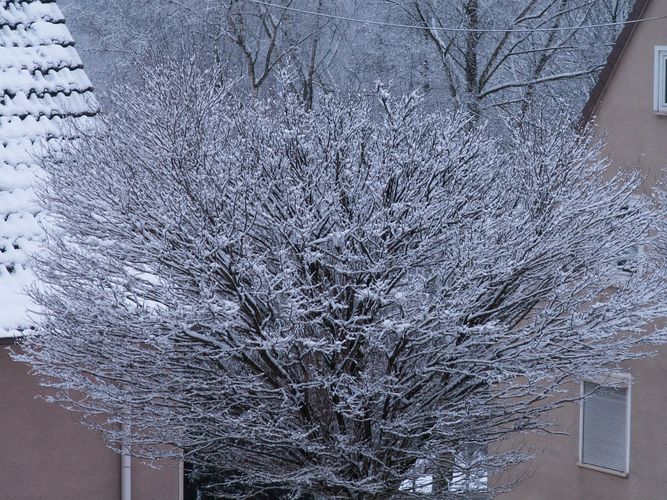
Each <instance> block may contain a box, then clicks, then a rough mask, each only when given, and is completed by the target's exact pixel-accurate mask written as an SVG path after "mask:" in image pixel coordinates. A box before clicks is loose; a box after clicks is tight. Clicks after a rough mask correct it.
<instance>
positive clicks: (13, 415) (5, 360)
mask: <svg viewBox="0 0 667 500" xmlns="http://www.w3.org/2000/svg"><path fill="white" fill-rule="evenodd" d="M43 393H44V389H43V388H40V387H39V386H38V384H37V380H36V379H35V377H33V376H32V375H30V374H29V373H28V367H27V366H26V365H24V364H21V363H16V362H14V361H13V360H12V359H11V358H10V357H9V353H8V351H7V349H6V347H5V346H1V347H0V424H1V430H0V500H38V499H40V500H42V499H44V500H118V499H119V498H120V456H119V455H117V454H116V453H114V452H112V451H111V450H109V449H108V448H107V447H106V446H105V445H104V443H103V442H102V439H101V438H100V436H99V435H98V434H96V433H95V432H93V431H91V430H89V429H87V428H86V427H84V426H83V425H81V424H80V423H79V419H78V416H77V415H76V414H74V413H72V412H69V411H66V410H64V409H63V408H61V407H59V406H57V405H55V404H49V403H47V402H46V401H44V400H43V399H40V398H38V397H37V395H38V394H43ZM179 481H180V477H179V473H178V466H177V465H175V464H170V465H169V466H167V467H165V468H163V469H160V470H154V469H149V468H147V467H146V466H143V465H141V464H140V463H138V462H137V461H135V462H134V463H133V488H132V489H133V496H132V498H133V500H178V495H179Z"/></svg>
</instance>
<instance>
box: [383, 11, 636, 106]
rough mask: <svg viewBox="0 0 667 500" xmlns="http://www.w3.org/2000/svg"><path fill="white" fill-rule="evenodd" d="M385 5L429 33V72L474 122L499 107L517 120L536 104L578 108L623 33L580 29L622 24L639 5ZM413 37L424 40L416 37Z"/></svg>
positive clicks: (609, 29) (618, 27)
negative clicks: (619, 34)
mask: <svg viewBox="0 0 667 500" xmlns="http://www.w3.org/2000/svg"><path fill="white" fill-rule="evenodd" d="M385 1H386V2H387V3H388V4H390V5H392V6H394V10H395V11H396V13H397V15H398V16H399V17H398V19H402V20H405V21H407V22H412V23H414V24H418V25H420V26H422V27H423V28H424V30H423V33H424V34H425V36H426V38H427V40H428V42H429V44H430V46H431V49H432V52H433V55H434V57H435V64H434V63H430V64H431V69H432V71H437V72H438V73H439V74H440V75H442V80H441V81H442V82H443V84H444V89H445V90H446V92H447V93H448V94H449V96H450V98H451V99H452V100H453V102H454V103H455V105H456V106H457V107H463V108H465V109H467V110H469V111H470V112H472V113H473V114H474V115H479V114H481V113H484V114H488V112H490V111H493V110H494V109H496V108H500V109H502V110H504V111H510V112H512V113H516V112H517V111H518V112H519V115H520V116H521V115H523V114H525V113H526V111H527V109H528V107H530V106H531V105H532V104H533V103H535V102H536V101H537V102H538V103H539V104H540V105H541V106H543V107H545V108H552V109H553V108H555V109H557V110H558V112H562V110H563V107H564V106H566V107H569V106H572V108H571V109H575V110H576V109H577V107H580V106H581V102H582V100H585V99H586V98H587V93H588V91H589V89H590V85H591V81H592V80H593V78H594V76H595V75H596V74H597V72H598V71H599V70H600V68H601V66H602V65H603V64H604V62H605V60H606V57H607V54H608V52H609V45H610V44H611V43H612V42H613V41H614V39H615V37H616V35H617V33H618V32H619V30H620V26H609V27H597V28H594V29H591V28H582V27H583V26H587V25H598V24H605V23H614V22H619V21H623V20H624V19H625V18H626V17H627V14H628V13H629V9H630V7H631V6H632V4H633V3H634V2H631V1H628V0H618V1H594V2H589V1H569V0H522V1H516V0H457V1H454V2H440V1H437V0H411V1H407V2H405V1H402V0H385ZM447 28H456V29H457V31H450V30H447ZM413 35H414V36H419V35H418V34H417V33H416V32H414V30H413ZM431 59H433V58H431ZM441 88H442V87H441ZM566 88H569V89H570V92H565V91H564V89H566ZM572 88H574V89H575V92H576V93H575V94H574V96H573V94H572ZM564 95H567V96H568V102H564V101H565V100H564V99H563V96H564ZM575 96H578V98H576V97H575Z"/></svg>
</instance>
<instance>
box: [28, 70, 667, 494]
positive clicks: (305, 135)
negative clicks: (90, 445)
mask: <svg viewBox="0 0 667 500" xmlns="http://www.w3.org/2000/svg"><path fill="white" fill-rule="evenodd" d="M141 81H142V86H141V91H137V90H136V89H137V87H136V85H134V86H132V87H131V89H132V91H125V90H123V89H121V91H119V92H118V93H116V94H115V100H114V102H116V107H115V108H113V109H112V110H111V111H110V112H109V113H107V114H106V115H104V116H103V117H102V118H103V119H102V126H101V129H100V130H97V131H95V133H94V134H84V135H83V136H82V138H81V139H80V140H79V141H77V142H76V143H73V144H71V145H69V146H66V147H64V149H61V150H60V151H54V152H53V154H52V156H51V157H50V159H49V160H47V162H46V164H45V169H46V172H47V174H48V178H49V181H48V183H47V184H45V185H44V186H43V188H42V190H41V199H42V202H43V204H44V207H45V209H47V210H48V213H50V214H51V222H50V223H49V227H48V228H47V229H48V231H47V232H48V241H47V243H46V248H45V249H44V252H42V253H41V254H40V257H39V262H38V265H37V267H38V269H37V274H38V277H39V280H40V281H39V282H40V283H41V285H40V287H39V288H38V289H37V290H35V293H34V296H35V300H36V301H37V302H38V303H39V304H40V305H41V307H42V311H41V314H40V316H39V318H40V325H39V334H38V335H34V336H29V337H27V338H25V339H24V341H23V343H22V349H23V353H24V354H22V355H20V356H18V357H19V359H22V360H25V361H28V362H30V363H31V364H32V366H33V369H34V370H35V372H37V373H38V374H39V375H41V376H42V377H43V381H44V383H45V384H46V385H48V386H51V387H53V388H55V389H56V396H55V397H54V398H55V399H56V400H58V401H61V402H62V403H64V404H66V405H68V406H69V407H70V408H73V409H77V410H80V411H81V412H83V413H84V414H85V415H87V416H88V417H89V422H90V424H91V425H94V426H96V427H97V428H99V429H101V430H102V431H103V432H104V433H105V436H106V437H107V439H108V440H109V442H110V443H111V444H112V445H115V446H120V443H122V442H123V441H126V442H127V440H128V439H130V441H131V446H132V451H133V453H134V454H136V455H139V456H144V457H146V456H147V457H155V456H164V455H169V454H170V453H174V454H176V453H177V451H176V449H180V450H182V453H183V454H184V458H185V459H186V460H187V461H189V462H191V463H193V464H194V465H195V467H198V468H200V469H201V470H202V471H205V473H206V474H207V477H218V478H220V477H221V476H223V475H224V473H225V471H226V468H227V467H229V465H230V464H233V466H234V468H235V471H234V473H233V474H227V475H226V476H225V477H224V481H223V480H220V484H219V486H220V487H221V488H223V487H224V489H225V491H227V492H229V491H242V492H243V493H244V494H248V493H249V492H253V491H255V492H261V491H266V490H268V489H271V488H278V489H283V490H287V491H289V492H290V493H291V494H292V495H294V496H299V495H307V494H319V495H324V496H326V497H332V498H369V499H370V498H394V497H407V496H413V495H417V493H416V492H414V491H411V489H410V484H412V483H410V481H411V480H416V479H420V481H422V482H423V480H424V477H426V478H427V480H428V478H431V479H432V484H428V485H427V486H428V488H431V489H434V490H436V491H437V492H438V496H440V497H448V496H456V495H459V494H460V493H459V492H460V491H461V489H460V487H461V485H460V484H458V485H457V484H456V481H454V479H455V478H460V477H469V478H483V477H486V476H488V475H489V474H493V473H496V472H498V471H500V470H503V469H504V468H505V467H507V466H508V465H511V464H514V463H516V462H518V461H521V460H524V459H526V458H528V456H527V455H526V453H524V451H523V450H519V449H516V448H512V447H506V448H504V449H503V448H502V446H500V447H498V446H496V445H501V444H503V443H504V442H505V440H506V438H507V437H508V436H512V435H514V433H516V432H519V431H531V430H535V431H536V430H540V429H544V428H548V422H547V421H545V420H544V418H543V416H544V414H545V412H547V411H548V410H550V409H553V408H554V407H556V406H558V405H560V404H562V402H563V400H564V399H566V396H565V395H563V394H562V393H560V392H557V391H558V390H560V389H562V388H563V387H564V384H566V383H567V382H569V381H573V380H580V379H582V378H590V377H598V376H604V375H605V374H606V373H608V372H610V371H611V370H613V369H614V368H615V367H616V366H617V365H618V363H620V362H622V361H624V360H627V359H631V358H635V357H639V356H642V355H645V353H646V350H645V349H644V350H641V349H638V348H640V347H642V346H644V345H645V343H646V342H655V341H661V340H663V333H664V332H663V331H662V330H656V329H655V328H647V326H648V325H654V324H657V323H654V321H655V320H656V319H657V318H662V317H664V315H665V310H664V300H663V299H664V296H665V292H666V291H667V289H666V283H665V276H664V274H663V271H662V270H663V269H665V265H664V262H663V256H664V248H663V243H662V241H660V240H659V239H657V237H656V231H653V230H652V229H653V228H654V224H655V222H656V220H658V218H659V216H660V215H661V214H662V213H663V210H664V209H663V208H662V204H661V201H660V199H659V198H658V197H656V198H655V199H654V198H646V197H635V196H633V193H635V191H636V188H637V186H638V182H639V180H638V179H637V178H636V177H633V176H625V177H620V176H619V177H614V178H613V179H610V180H605V178H604V171H605V167H606V164H605V162H604V161H602V160H600V159H599V150H598V149H596V148H594V147H591V144H590V141H587V140H586V139H584V138H581V137H576V136H574V135H572V134H571V133H569V132H568V130H567V127H562V128H559V129H556V130H554V129H548V128H545V127H533V126H526V127H524V128H523V129H521V130H520V131H519V132H517V134H521V135H520V136H516V137H514V138H513V140H514V142H513V147H512V148H509V151H511V153H503V152H502V151H501V148H500V147H499V146H498V143H497V141H495V140H493V139H490V138H489V137H488V135H487V133H486V132H485V130H484V129H483V128H477V127H476V126H474V125H473V124H471V123H470V120H471V119H470V118H469V117H467V116H466V115H450V116H449V117H445V116H443V114H441V113H435V114H429V113H426V112H425V111H423V110H422V109H421V107H420V102H419V101H420V100H419V99H418V98H417V97H416V96H414V95H410V96H408V97H406V98H404V99H402V100H395V99H392V98H390V96H389V95H388V94H387V93H386V92H385V91H384V90H383V89H382V88H380V89H379V91H378V97H377V99H376V100H375V101H373V102H369V101H365V100H358V99H357V100H346V99H338V98H326V99H323V100H322V102H321V104H320V105H319V106H317V107H316V108H315V109H314V110H313V111H311V112H306V111H305V110H304V108H303V105H302V104H303V103H302V102H301V101H299V100H297V99H295V98H292V97H286V98H284V99H281V100H279V101H276V102H274V101H271V100H251V101H248V100H247V99H243V98H241V99H235V98H234V97H233V96H231V95H230V94H228V93H227V91H226V90H225V89H223V88H221V87H220V85H219V81H220V80H219V79H218V78H216V77H215V75H211V74H208V73H205V74H203V75H202V74H201V73H200V72H198V71H197V70H196V69H195V68H194V67H193V66H188V65H187V64H181V63H177V64H173V65H170V66H166V67H159V68H155V69H153V70H147V71H146V72H144V74H143V76H142V78H141ZM93 165H94V168H91V166H93ZM633 245H638V246H640V247H641V248H642V250H643V251H642V252H641V253H640V254H639V256H638V257H637V260H636V261H635V262H634V266H632V267H628V266H627V265H626V266H624V269H628V272H626V271H622V270H620V269H619V267H618V266H617V262H618V261H619V259H620V258H622V256H623V255H624V254H625V252H626V251H627V249H628V248H629V247H631V246H633ZM619 256H620V257H619ZM120 424H125V425H124V426H121V425H120ZM121 429H122V430H121ZM128 429H130V430H131V435H128V434H127V432H128ZM164 443H168V444H171V445H173V446H174V447H175V448H174V449H165V448H164V446H163V445H164ZM178 453H180V452H178ZM179 457H180V455H179ZM471 457H472V458H471ZM425 471H426V472H428V474H427V475H425V474H426V472H425ZM216 472H217V474H216ZM406 485H407V486H406Z"/></svg>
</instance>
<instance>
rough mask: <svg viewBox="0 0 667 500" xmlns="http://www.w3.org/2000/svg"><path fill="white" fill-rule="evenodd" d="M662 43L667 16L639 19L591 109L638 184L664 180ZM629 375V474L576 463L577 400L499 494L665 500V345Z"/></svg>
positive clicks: (655, 5) (658, 8)
mask: <svg viewBox="0 0 667 500" xmlns="http://www.w3.org/2000/svg"><path fill="white" fill-rule="evenodd" d="M666 13H667V0H652V2H651V3H650V4H649V6H648V8H647V10H646V12H645V13H644V15H643V16H642V17H653V16H660V15H664V14H666ZM656 45H667V20H665V19H663V20H659V21H650V22H645V23H642V24H640V25H639V26H638V27H637V29H636V30H635V33H634V35H633V37H632V38H631V40H630V42H629V44H628V45H627V46H626V49H625V52H624V53H623V55H622V57H621V59H620V61H619V63H618V64H617V66H616V71H615V73H614V74H613V76H612V78H611V80H610V81H609V83H608V86H607V88H606V91H605V93H604V94H603V96H602V99H601V101H600V103H599V105H598V108H597V111H596V119H595V123H596V126H597V128H598V131H599V133H600V134H601V135H605V136H606V137H605V138H606V142H607V148H606V149H607V151H606V152H607V154H608V156H609V158H610V159H611V161H612V167H613V168H612V170H623V169H637V168H638V169H639V170H640V171H641V172H642V173H643V174H644V175H645V176H646V182H645V184H644V187H643V190H644V191H646V190H647V189H649V188H650V187H651V186H652V185H654V184H655V183H656V182H657V181H659V180H662V179H665V173H664V172H663V170H664V168H665V166H667V116H665V115H659V114H656V113H655V112H654V111H653V71H654V70H653V58H654V47H655V46H656ZM626 368H627V369H628V371H629V372H630V373H631V374H632V377H633V384H632V396H631V417H630V420H631V431H630V472H629V475H628V477H627V478H621V477H616V476H613V475H610V474H606V473H604V472H597V471H593V470H589V469H584V468H581V467H579V466H577V461H578V454H579V405H578V404H571V405H569V406H568V407H567V408H564V409H562V410H561V411H560V412H558V413H557V414H554V420H555V421H556V422H557V423H558V424H559V426H560V428H562V429H563V430H565V431H567V432H568V433H569V435H568V436H545V437H540V438H539V439H534V438H527V439H529V444H530V445H532V446H534V447H535V451H536V452H537V453H538V458H537V459H536V460H535V461H534V462H533V463H531V464H527V465H525V466H522V467H521V468H517V469H515V470H512V471H511V472H510V473H509V474H508V475H507V476H506V477H505V478H504V479H508V478H509V479H520V478H523V480H522V481H521V482H520V483H519V485H518V486H517V487H515V489H514V490H513V491H512V492H511V493H509V494H506V495H500V496H499V498H501V499H508V500H509V499H512V500H515V499H516V500H523V499H526V500H528V499H530V500H534V499H541V500H550V499H554V500H555V499H558V500H568V499H591V500H595V499H605V500H617V499H618V500H632V499H642V500H644V499H646V500H658V499H664V498H667V465H666V464H667V388H666V385H665V384H666V382H667V347H665V348H662V349H660V351H659V354H658V355H657V356H656V357H653V358H650V359H646V360H642V361H637V362H633V363H629V364H628V365H627V366H626Z"/></svg>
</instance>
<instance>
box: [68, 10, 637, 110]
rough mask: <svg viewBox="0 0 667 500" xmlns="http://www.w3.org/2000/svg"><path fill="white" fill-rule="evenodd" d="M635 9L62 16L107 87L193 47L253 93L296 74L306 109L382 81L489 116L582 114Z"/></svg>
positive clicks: (159, 12)
mask: <svg viewBox="0 0 667 500" xmlns="http://www.w3.org/2000/svg"><path fill="white" fill-rule="evenodd" d="M633 3H634V2H633V1H632V0H593V1H588V0H572V1H566V0H521V1H518V0H450V1H447V2H444V1H435V0H409V1H408V0H364V1H360V0H328V1H319V0H317V1H315V0H270V1H259V2H257V1H255V0H215V1H211V0H151V1H148V0H113V1H108V0H103V1H100V0H85V1H82V0H66V1H65V2H64V8H65V9H66V10H67V11H68V12H69V15H68V18H69V19H71V24H72V29H73V30H74V32H75V34H76V35H77V36H76V38H77V40H80V44H81V50H82V51H83V52H84V54H85V55H86V62H87V64H88V65H89V72H90V73H92V76H93V81H95V82H96V84H97V85H98V86H100V87H102V88H106V87H107V86H108V83H109V82H110V81H115V80H117V79H118V78H119V77H121V78H122V77H127V76H128V74H129V75H130V76H131V75H132V74H133V73H132V71H133V68H134V66H135V65H136V61H137V59H139V60H141V59H142V58H143V56H144V54H145V52H147V51H148V52H160V53H164V52H174V51H177V50H179V49H180V48H182V47H184V46H185V47H190V46H196V47H197V50H198V51H199V52H200V53H202V54H206V57H207V61H206V64H207V65H208V67H209V68H215V69H216V70H219V69H220V68H224V69H225V70H226V74H227V75H228V76H229V77H230V78H232V79H236V78H240V79H242V82H243V84H244V85H245V87H246V88H247V89H248V90H250V91H251V92H253V93H255V94H260V93H264V94H266V93H268V92H266V90H267V89H271V88H272V86H273V85H274V84H275V82H276V75H277V74H278V73H279V72H280V71H282V70H284V68H285V67H290V68H291V69H292V71H293V72H294V74H295V75H297V76H298V78H295V79H294V81H293V90H294V91H296V93H298V94H300V95H303V96H305V101H306V105H310V104H309V103H311V102H312V101H313V100H315V101H316V100H317V97H318V96H319V95H321V94H324V93H327V92H331V91H332V90H334V89H336V90H342V91H364V92H366V93H369V89H371V90H372V88H373V85H374V83H375V81H376V80H377V79H381V80H382V81H384V82H388V84H389V83H391V86H392V88H393V89H395V90H396V91H398V92H404V91H411V90H414V89H421V90H424V91H427V92H428V94H427V99H428V100H429V101H431V102H432V103H437V104H438V105H439V106H443V107H447V108H449V109H455V108H463V109H467V110H471V111H472V112H474V113H479V114H480V115H482V116H485V117H492V116H493V115H495V114H496V112H498V111H503V112H509V113H511V114H512V115H515V116H516V115H517V113H518V114H519V115H521V114H525V113H526V111H527V110H528V108H529V107H530V106H534V105H536V104H537V105H538V106H539V107H542V108H543V109H545V110H551V111H556V113H557V112H559V111H560V110H561V109H562V108H563V107H567V108H569V109H570V110H579V109H580V108H581V106H583V102H585V100H586V98H587V96H588V92H589V91H590V88H591V86H592V83H593V81H594V79H595V76H596V75H597V72H598V70H599V69H600V68H601V67H602V65H603V64H604V63H605V60H606V57H607V55H608V53H609V51H610V46H611V44H612V43H613V41H614V39H615V37H616V35H617V34H618V33H619V31H620V28H621V26H620V25H612V26H604V25H605V24H609V23H619V22H622V21H624V20H625V19H626V18H627V15H628V12H629V10H630V7H631V5H632V4H633ZM91 4H92V5H94V7H91ZM350 19H355V20H356V21H360V22H353V21H350ZM376 23H386V24H384V25H382V24H381V25H378V24H376ZM392 24H395V25H399V26H391V25H392ZM400 25H403V27H401V26H400ZM591 25H594V26H597V27H595V28H590V27H586V26H591ZM406 26H409V27H406ZM584 27H585V28H584ZM480 30H481V31H480ZM484 30H491V31H484ZM493 30H495V31H493ZM564 96H565V97H564Z"/></svg>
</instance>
